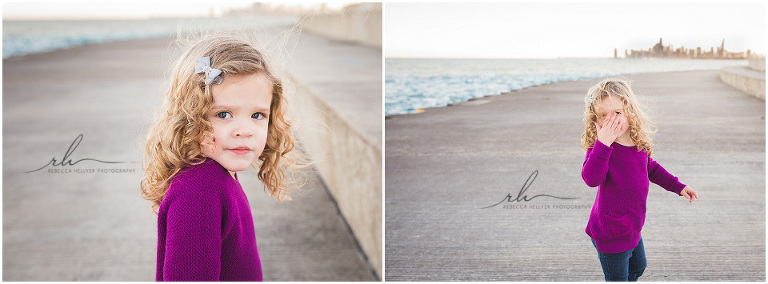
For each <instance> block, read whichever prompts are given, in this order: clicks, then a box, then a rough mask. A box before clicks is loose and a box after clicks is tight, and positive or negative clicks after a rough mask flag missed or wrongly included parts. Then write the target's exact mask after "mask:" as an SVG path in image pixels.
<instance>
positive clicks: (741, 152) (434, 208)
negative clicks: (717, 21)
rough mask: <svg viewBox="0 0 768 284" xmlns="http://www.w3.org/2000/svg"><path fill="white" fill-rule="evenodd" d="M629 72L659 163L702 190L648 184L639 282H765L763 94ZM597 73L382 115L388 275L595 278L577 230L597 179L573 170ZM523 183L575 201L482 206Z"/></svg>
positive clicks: (699, 75)
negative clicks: (688, 195)
mask: <svg viewBox="0 0 768 284" xmlns="http://www.w3.org/2000/svg"><path fill="white" fill-rule="evenodd" d="M627 77H628V78H630V79H631V80H632V81H633V82H632V85H633V86H634V87H633V88H634V90H635V91H636V93H637V94H639V96H640V97H642V98H643V101H645V102H646V103H647V104H649V105H650V106H651V108H652V109H654V110H655V114H656V122H657V125H658V127H659V131H658V133H656V135H655V136H654V138H655V140H654V142H655V145H656V147H655V148H654V154H653V157H654V159H655V160H657V161H658V162H659V163H660V164H661V165H663V166H664V167H665V168H666V169H667V170H668V171H669V172H670V173H672V174H674V175H676V176H678V177H679V178H680V180H681V181H682V182H683V183H686V184H688V185H689V186H691V187H692V188H694V189H695V190H696V191H697V192H698V194H699V197H700V199H698V200H696V201H694V202H693V203H691V204H689V203H688V202H687V201H685V200H684V199H683V198H682V197H678V196H677V195H675V194H673V193H670V192H667V191H665V190H664V189H662V188H661V187H659V186H657V185H655V184H651V188H650V193H649V196H648V204H647V205H648V207H647V208H648V209H647V210H648V211H647V219H646V222H645V226H644V228H643V231H642V232H643V240H644V243H645V248H646V253H647V258H648V268H647V269H646V271H645V274H644V275H643V276H642V277H641V278H640V279H641V280H643V281H765V102H764V101H762V100H759V99H757V98H755V97H752V96H750V95H747V94H745V93H742V92H740V91H738V90H735V89H733V88H731V87H729V86H727V85H725V84H723V83H722V82H721V81H720V80H718V71H694V72H672V73H657V74H638V75H631V76H627ZM598 81H599V79H594V80H584V81H575V82H564V83H557V84H550V85H545V86H538V87H532V88H529V89H525V90H522V91H518V92H513V93H509V94H504V95H500V96H494V97H487V98H483V99H478V100H474V101H471V102H467V103H464V104H459V105H457V106H452V107H445V108H434V109H427V111H426V112H424V113H421V114H409V115H397V116H393V117H391V118H388V119H387V120H386V121H385V123H386V142H385V143H386V146H387V147H386V164H385V165H386V193H387V194H386V201H385V202H386V207H385V208H386V213H385V224H386V226H385V229H386V230H385V234H386V247H385V255H386V274H385V279H386V280H388V281H390V280H393V281H395V280H414V281H421V280H428V281H459V280H463V281H486V280H503V281H603V276H602V271H601V268H600V262H599V260H598V259H597V253H596V251H595V249H594V247H593V246H592V243H591V242H590V239H589V236H587V235H586V234H585V233H584V228H585V226H586V223H587V220H588V218H589V212H590V209H591V206H592V204H593V202H594V198H595V191H596V188H589V187H587V186H586V185H585V184H584V181H583V180H582V179H581V166H582V163H583V161H584V155H585V153H584V152H583V151H582V150H581V148H580V141H579V137H580V135H581V133H582V132H583V123H582V122H581V120H582V116H583V114H582V113H583V111H584V105H583V104H584V103H583V97H584V95H585V93H586V90H587V89H588V87H589V86H591V85H592V84H594V83H596V82H598ZM534 171H537V173H538V175H534V177H532V180H533V181H532V182H531V181H529V182H528V183H527V185H525V184H526V180H527V179H528V178H529V177H531V175H532V173H533V172H534ZM522 188H527V189H526V191H524V193H523V194H522V195H525V196H527V197H528V198H529V199H530V198H532V197H534V196H536V195H539V194H549V195H553V196H557V197H567V198H575V199H568V200H561V199H554V198H549V197H535V199H533V200H531V201H528V202H502V204H499V205H497V206H495V207H491V208H487V209H481V208H483V207H487V206H491V205H493V204H496V203H498V202H500V201H502V200H503V199H505V197H507V195H508V194H512V196H513V198H512V199H514V197H517V196H518V193H519V192H520V191H521V189H522Z"/></svg>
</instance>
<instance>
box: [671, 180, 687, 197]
mask: <svg viewBox="0 0 768 284" xmlns="http://www.w3.org/2000/svg"><path fill="white" fill-rule="evenodd" d="M686 186H687V185H685V184H683V183H681V182H679V181H677V180H675V183H674V184H673V185H672V187H670V188H669V191H671V192H674V193H677V195H680V196H682V194H680V193H681V192H682V191H683V188H685V187H686Z"/></svg>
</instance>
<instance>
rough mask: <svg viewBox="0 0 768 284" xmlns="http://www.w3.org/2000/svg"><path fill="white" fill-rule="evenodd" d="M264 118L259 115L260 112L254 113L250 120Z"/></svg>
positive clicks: (261, 114) (262, 115)
mask: <svg viewBox="0 0 768 284" xmlns="http://www.w3.org/2000/svg"><path fill="white" fill-rule="evenodd" d="M264 117H265V116H264V114H263V113H260V112H257V113H254V114H253V115H251V118H253V119H262V118H264Z"/></svg>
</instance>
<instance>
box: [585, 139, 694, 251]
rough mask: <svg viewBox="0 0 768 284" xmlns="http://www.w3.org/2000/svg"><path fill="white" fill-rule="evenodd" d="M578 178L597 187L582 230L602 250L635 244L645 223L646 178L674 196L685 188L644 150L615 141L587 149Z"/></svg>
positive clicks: (621, 248) (647, 183)
mask: <svg viewBox="0 0 768 284" xmlns="http://www.w3.org/2000/svg"><path fill="white" fill-rule="evenodd" d="M581 177H582V178H583V179H584V182H586V183H587V185H588V186H590V187H595V186H598V189H597V196H596V197H595V204H594V205H593V206H592V212H591V213H590V214H589V222H587V228H586V229H585V232H586V233H587V235H589V236H590V237H591V238H592V239H593V240H594V241H595V245H596V246H597V250H598V251H600V252H603V253H617V252H623V251H628V250H630V249H633V248H634V247H636V246H637V243H638V242H639V241H640V237H641V236H640V231H641V230H642V229H643V224H645V202H646V200H647V199H648V187H649V185H650V184H649V182H648V181H649V180H650V181H651V182H653V183H655V184H657V185H659V186H661V187H662V188H664V189H666V190H668V191H671V192H674V193H676V194H677V195H680V191H682V190H683V188H684V187H685V184H682V183H680V182H679V181H678V180H677V177H675V176H673V175H671V174H670V173H668V172H667V171H666V170H664V168H663V167H661V165H659V163H657V162H656V161H654V160H653V159H652V158H651V157H649V156H648V153H647V152H645V151H644V150H638V149H637V147H636V146H624V145H621V144H619V143H616V142H613V144H611V147H608V146H605V144H603V143H602V142H600V141H599V140H598V141H595V145H594V147H592V148H589V149H587V156H586V159H585V161H584V164H583V166H582V169H581Z"/></svg>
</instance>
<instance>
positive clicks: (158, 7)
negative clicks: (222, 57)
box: [2, 0, 345, 20]
mask: <svg viewBox="0 0 768 284" xmlns="http://www.w3.org/2000/svg"><path fill="white" fill-rule="evenodd" d="M254 2H255V1H243V0H239V1H232V0H230V1H208V2H201V1H184V2H181V1H171V2H169V1H147V0H141V1H131V2H118V1H100V2H71V1H45V2H40V1H25V2H4V3H3V9H2V10H3V19H4V20H18V19H36V20H40V19H52V20H53V19H146V18H151V17H188V16H193V17H194V16H208V15H209V14H210V12H211V11H212V12H213V13H214V15H218V14H220V13H221V12H223V11H225V10H228V9H231V8H243V7H247V6H250V5H252V4H253V3H254ZM266 4H268V5H271V6H284V7H285V6H288V7H302V8H312V7H319V6H320V5H321V4H322V3H319V2H280V1H278V2H271V3H266ZM343 5H345V3H343V2H333V3H326V4H325V6H326V7H327V8H330V9H337V8H340V7H342V6H343Z"/></svg>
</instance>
